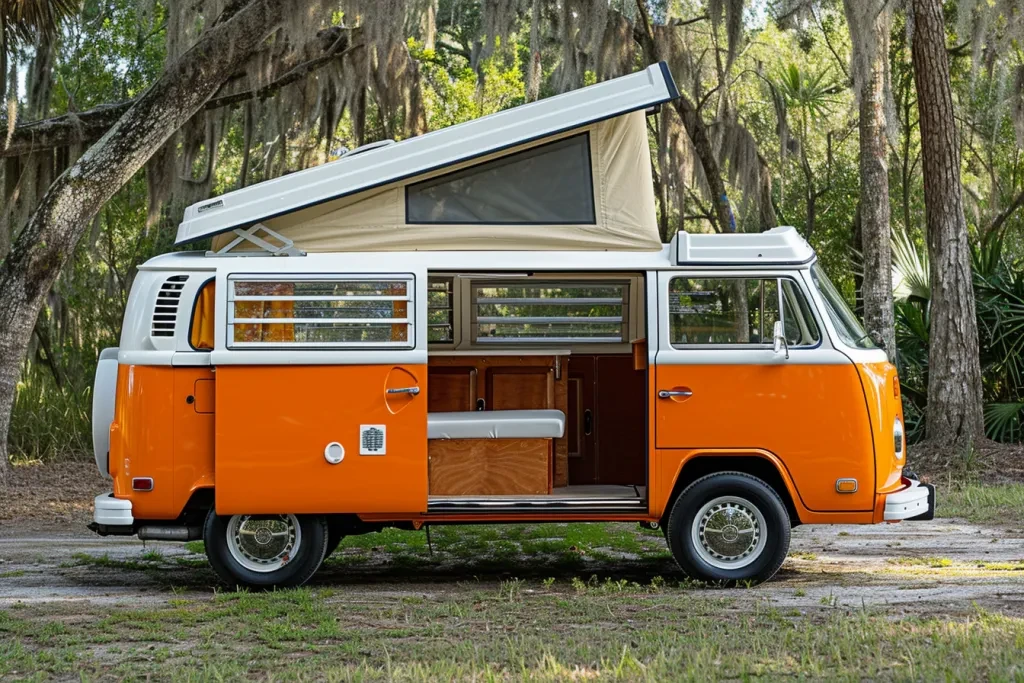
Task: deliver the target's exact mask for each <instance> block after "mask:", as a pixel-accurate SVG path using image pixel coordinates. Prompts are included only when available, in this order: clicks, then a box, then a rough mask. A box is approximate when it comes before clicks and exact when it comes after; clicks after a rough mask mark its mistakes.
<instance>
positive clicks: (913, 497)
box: [882, 479, 935, 522]
mask: <svg viewBox="0 0 1024 683" xmlns="http://www.w3.org/2000/svg"><path fill="white" fill-rule="evenodd" d="M907 481H908V482H909V483H908V484H907V487H906V488H904V489H901V490H899V491H896V492H895V493H889V494H886V496H885V515H884V516H883V517H882V519H884V520H885V521H886V522H899V521H901V520H905V519H932V517H933V516H934V515H935V487H934V486H932V485H931V484H922V483H921V482H919V481H917V480H916V479H908V480H907Z"/></svg>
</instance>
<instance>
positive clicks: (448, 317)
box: [427, 277, 455, 344]
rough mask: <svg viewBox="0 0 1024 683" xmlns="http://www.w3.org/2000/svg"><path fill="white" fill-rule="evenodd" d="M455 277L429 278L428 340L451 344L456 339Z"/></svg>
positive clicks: (435, 342)
mask: <svg viewBox="0 0 1024 683" xmlns="http://www.w3.org/2000/svg"><path fill="white" fill-rule="evenodd" d="M453 288H454V278H451V277H431V278H428V279H427V341H428V342H430V343H431V344H451V343H452V342H454V341H455V304H454V296H453Z"/></svg>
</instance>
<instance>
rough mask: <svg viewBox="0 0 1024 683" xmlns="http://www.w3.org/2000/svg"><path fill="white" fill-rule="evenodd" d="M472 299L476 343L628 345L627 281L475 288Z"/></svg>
mask: <svg viewBox="0 0 1024 683" xmlns="http://www.w3.org/2000/svg"><path fill="white" fill-rule="evenodd" d="M472 296H473V341H474V342H476V343H478V344H484V343H491V344H493V343H517V344H521V343H531V342H532V343H574V344H581V343H585V344H621V343H624V342H628V341H629V332H628V329H629V283H628V282H621V281H620V282H576V283H573V282H545V281H536V280H532V281H530V282H509V283H490V282H488V283H474V285H473V295H472Z"/></svg>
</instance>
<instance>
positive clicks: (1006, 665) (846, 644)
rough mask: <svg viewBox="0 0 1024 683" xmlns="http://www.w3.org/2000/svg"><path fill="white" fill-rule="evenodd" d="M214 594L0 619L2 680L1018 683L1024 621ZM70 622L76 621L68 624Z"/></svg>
mask: <svg viewBox="0 0 1024 683" xmlns="http://www.w3.org/2000/svg"><path fill="white" fill-rule="evenodd" d="M579 583H580V585H578V586H573V585H570V584H568V583H563V582H560V581H546V580H539V581H533V580H529V581H526V580H520V579H511V580H507V581H502V582H500V583H497V584H495V583H490V584H476V583H473V582H468V583H452V584H447V585H444V586H433V587H428V588H426V589H425V590H420V589H417V590H403V592H402V594H396V593H395V592H394V589H393V588H389V589H387V590H384V589H382V590H381V591H373V590H370V591H367V590H363V589H358V590H352V589H349V590H345V589H329V590H328V589H318V588H304V589H298V590H288V591H278V592H274V593H263V594H252V593H218V594H215V595H213V596H210V597H197V598H196V599H191V600H174V601H172V602H173V604H172V603H168V604H166V605H165V606H161V607H157V608H145V609H130V608H126V607H113V608H110V607H102V608H101V607H95V606H89V605H88V604H85V603H78V604H76V605H75V606H74V607H73V608H71V609H73V610H76V612H75V613H74V614H73V615H72V614H69V606H68V605H52V604H51V605H45V604H39V605H29V606H27V607H25V608H22V609H19V610H17V611H16V612H15V611H13V610H8V611H0V677H10V678H22V677H26V676H35V677H38V678H49V677H55V678H70V677H75V678H85V679H92V678H97V677H105V678H123V677H126V678H131V679H142V678H149V677H152V678H157V679H171V680H175V679H188V680H211V679H217V680H223V679H228V680H243V679H268V678H274V679H288V680H399V681H407V680H409V681H428V680H523V679H530V680H540V681H555V680H568V679H572V680H580V679H591V678H596V679H607V680H637V681H648V680H649V681H663V680H715V679H719V680H747V679H754V678H762V679H767V680H773V679H779V678H797V679H816V680H820V679H828V680H879V679H884V680H891V679H905V680H965V679H972V680H977V679H1004V680H1005V679H1010V680H1012V679H1014V677H1016V676H1019V674H1020V668H1019V666H1020V662H1019V647H1020V643H1021V642H1024V620H1021V619H1018V618H1015V617H1009V616H1003V615H1000V614H994V613H991V612H985V611H980V610H978V611H974V612H972V613H970V614H967V615H963V616H961V617H958V618H942V619H936V618H916V617H906V616H902V615H901V618H899V619H893V618H892V617H893V615H892V614H889V613H887V612H885V611H881V610H879V611H873V610H865V609H854V610H850V609H845V608H843V609H838V608H837V604H836V601H835V600H834V599H833V598H832V597H831V596H829V597H827V598H823V599H822V601H821V605H820V606H815V607H811V608H806V609H803V610H800V611H796V610H791V609H790V610H786V611H783V610H778V609H775V608H774V607H772V606H771V605H770V604H768V603H766V602H762V601H759V600H755V601H752V602H748V601H745V602H744V605H743V606H742V608H739V606H738V605H737V604H736V602H735V599H734V598H727V597H721V595H722V594H720V593H718V592H716V591H692V590H688V589H686V588H679V587H675V586H669V585H666V584H665V583H664V582H655V584H656V585H638V584H635V583H632V582H629V581H622V580H607V579H606V580H591V579H589V578H588V579H582V578H581V579H580V581H579ZM69 617H72V618H69Z"/></svg>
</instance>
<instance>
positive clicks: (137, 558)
mask: <svg viewBox="0 0 1024 683" xmlns="http://www.w3.org/2000/svg"><path fill="white" fill-rule="evenodd" d="M54 468H56V469H57V470H59V471H57V472H54V471H53V469H54ZM103 488H104V482H103V481H102V480H101V479H100V478H99V477H98V476H97V475H96V474H95V473H94V470H93V469H92V468H91V467H88V466H86V465H84V464H74V463H72V464H67V465H61V466H47V467H41V468H26V469H19V470H17V471H16V482H15V486H14V487H11V488H8V489H7V490H6V491H4V490H0V680H6V679H14V680H20V679H23V678H30V679H33V680H34V679H58V680H65V679H67V680H70V679H75V680H77V679H79V678H83V677H84V678H90V679H110V680H125V679H129V680H133V679H140V678H146V679H154V680H164V679H177V678H181V679H184V680H208V679H209V680H253V679H257V678H275V679H296V680H321V679H332V680H376V679H381V680H424V681H426V680H480V679H488V680H489V679H495V680H521V679H527V678H528V679H532V680H567V679H569V680H579V679H580V678H587V679H590V678H603V677H608V678H614V679H616V680H651V681H660V680H707V679H708V678H722V679H727V680H736V679H744V678H751V677H768V678H779V677H800V678H805V679H812V680H851V681H859V680H880V679H895V680H933V679H951V680H985V679H990V678H998V679H1006V680H1014V679H1016V678H1019V677H1020V676H1024V663H1022V662H1021V661H1020V656H1019V644H1020V642H1022V639H1024V515H1022V514H1020V510H1021V509H1024V506H1022V502H1021V500H1019V499H1020V497H1021V492H1020V487H1017V488H1015V489H1012V490H1011V489H999V488H998V487H996V488H984V487H982V488H981V489H972V490H971V491H970V492H969V493H970V495H960V497H959V500H958V502H957V504H956V505H958V506H959V507H956V506H954V505H952V503H951V506H950V509H952V510H963V511H964V512H963V514H970V515H972V519H995V520H998V521H996V522H994V523H976V522H971V521H968V520H965V519H955V518H954V519H940V520H936V521H934V522H918V523H912V524H910V523H904V524H901V525H889V526H885V525H883V526H836V527H800V528H797V529H796V530H795V531H794V535H793V544H792V547H791V551H790V557H789V559H788V560H787V562H786V563H785V565H784V566H783V569H782V571H780V572H779V574H778V575H777V577H776V578H775V579H774V580H773V581H771V582H769V583H767V584H764V585H761V586H757V587H753V588H730V589H719V588H708V587H704V586H700V585H697V584H694V583H692V582H689V581H687V580H686V579H685V577H683V576H682V575H681V574H680V573H679V572H678V570H677V569H676V567H675V564H674V563H673V561H672V559H671V557H670V556H669V554H668V552H667V551H666V549H665V543H664V540H663V538H662V537H661V533H660V532H659V531H652V530H647V529H642V528H640V527H638V526H637V525H630V524H536V525H517V526H476V525H474V526H467V527H436V528H433V529H432V531H431V544H430V545H428V543H427V540H426V534H424V533H422V532H420V533H415V532H401V531H395V530H388V531H385V532H382V533H380V534H367V535H365V536H358V537H354V538H349V539H345V541H344V542H343V544H342V546H341V547H340V548H339V549H338V551H337V552H336V553H335V554H334V555H333V556H332V557H331V558H329V559H328V561H327V562H326V563H325V565H324V567H323V568H322V569H321V571H320V572H319V573H318V574H317V576H316V577H315V578H314V580H313V582H312V583H311V586H310V587H309V588H305V589H300V590H296V591H282V592H278V593H268V594H244V593H225V592H224V591H223V589H222V587H220V586H219V585H218V584H217V580H216V577H215V576H214V574H213V572H212V571H211V570H210V568H209V566H208V564H207V562H206V558H205V555H204V554H203V553H202V548H201V545H200V544H196V543H192V544H188V545H183V544H177V543H155V542H150V543H148V544H143V543H142V542H140V541H137V540H132V539H123V538H100V537H98V536H95V535H93V534H92V533H91V532H89V531H88V530H87V529H86V528H85V524H86V523H87V522H88V521H89V518H90V513H91V510H90V506H91V498H92V495H93V493H94V492H95V491H101V490H103ZM940 496H941V494H940ZM940 500H941V498H940ZM982 508H984V509H982ZM982 513H984V514H982Z"/></svg>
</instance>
